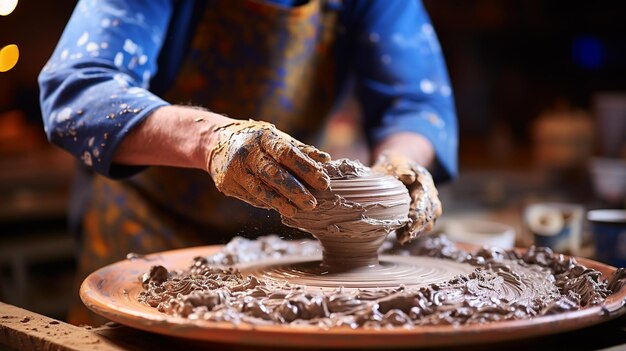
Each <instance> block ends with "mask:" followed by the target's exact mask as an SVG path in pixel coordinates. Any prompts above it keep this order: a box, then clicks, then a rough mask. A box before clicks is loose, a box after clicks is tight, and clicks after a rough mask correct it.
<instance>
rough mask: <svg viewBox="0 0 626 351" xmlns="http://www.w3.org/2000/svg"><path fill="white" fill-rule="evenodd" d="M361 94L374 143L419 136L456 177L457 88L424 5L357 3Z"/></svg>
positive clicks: (400, 0) (381, 0)
mask: <svg viewBox="0 0 626 351" xmlns="http://www.w3.org/2000/svg"><path fill="white" fill-rule="evenodd" d="M355 3H356V5H355V6H354V7H355V11H354V13H355V14H356V15H355V16H356V17H357V19H356V20H355V23H357V25H355V26H354V28H355V30H354V31H353V34H352V35H353V36H354V38H353V42H354V44H355V51H354V60H355V62H354V64H355V67H356V76H357V80H356V94H357V97H358V99H359V101H360V103H361V105H362V107H363V111H364V117H365V124H366V129H367V131H368V138H369V141H370V142H371V143H373V144H376V143H377V142H379V141H381V140H383V139H385V138H386V137H388V136H390V135H392V134H394V133H398V132H406V131H409V132H415V133H419V134H421V135H423V136H425V137H426V138H428V139H429V140H430V141H431V143H432V144H433V146H434V148H435V152H436V156H437V160H438V162H439V164H440V165H441V166H442V168H443V172H442V173H443V174H439V176H438V178H439V180H443V179H447V178H450V177H454V176H455V175H456V173H457V143H458V136H457V133H458V132H457V121H456V112H455V109H454V101H453V96H452V89H451V87H450V83H449V79H448V73H447V70H446V66H445V62H444V59H443V54H442V52H441V48H440V46H439V41H438V39H437V37H436V34H435V31H434V29H433V26H432V25H431V22H430V19H429V18H428V15H427V13H426V9H425V8H424V7H423V5H422V3H421V2H420V1H416V0H413V1H408V0H378V1H368V2H355Z"/></svg>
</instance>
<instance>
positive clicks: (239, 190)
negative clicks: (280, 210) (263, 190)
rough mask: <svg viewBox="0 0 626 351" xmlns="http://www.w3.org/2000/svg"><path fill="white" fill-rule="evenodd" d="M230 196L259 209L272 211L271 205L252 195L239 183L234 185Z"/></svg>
mask: <svg viewBox="0 0 626 351" xmlns="http://www.w3.org/2000/svg"><path fill="white" fill-rule="evenodd" d="M229 195H230V196H232V197H236V198H237V199H239V200H241V201H244V202H247V203H248V204H250V205H252V206H255V207H258V208H264V209H272V207H271V206H270V205H268V204H266V203H265V202H263V201H262V200H261V199H259V198H256V197H254V196H252V195H250V192H249V191H248V190H246V189H244V188H243V186H241V185H240V184H239V183H234V184H233V186H232V187H231V189H230V194H229Z"/></svg>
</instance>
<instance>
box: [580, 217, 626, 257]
mask: <svg viewBox="0 0 626 351" xmlns="http://www.w3.org/2000/svg"><path fill="white" fill-rule="evenodd" d="M587 220H589V222H591V227H592V231H593V240H594V244H595V250H596V258H597V259H598V260H599V261H602V262H606V263H608V264H611V265H613V266H615V267H626V210H593V211H589V212H587Z"/></svg>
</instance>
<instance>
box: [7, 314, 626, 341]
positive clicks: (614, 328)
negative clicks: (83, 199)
mask: <svg viewBox="0 0 626 351" xmlns="http://www.w3.org/2000/svg"><path fill="white" fill-rule="evenodd" d="M2 345H6V346H8V347H10V348H14V349H17V350H48V351H70V350H72V351H86V350H89V351H128V350H168V351H171V350H191V351H193V350H273V351H277V350H282V349H280V348H276V347H249V346H244V345H224V344H215V343H205V342H196V341H191V340H183V339H177V338H173V337H167V336H162V335H158V334H153V333H149V332H145V331H141V330H137V329H133V328H129V327H125V326H121V325H119V324H115V323H108V324H105V325H103V326H100V327H89V326H82V327H77V326H74V325H71V324H67V323H64V322H61V321H58V320H55V319H52V318H49V317H46V316H42V315H40V314H37V313H34V312H30V311H27V310H24V309H21V308H19V307H15V306H12V305H8V304H5V303H2V302H0V350H2ZM625 348H626V317H622V318H618V319H615V320H612V321H609V322H606V323H603V324H600V325H596V326H593V327H589V328H584V329H581V330H577V331H572V332H568V333H562V334H557V335H552V336H546V337H539V338H533V339H524V340H517V341H513V342H507V343H497V344H483V345H471V346H464V347H463V350H464V351H472V350H488V349H495V350H505V349H506V350H524V351H529V350H537V349H546V350H557V349H558V350H568V349H571V350H573V349H575V350H601V349H609V350H613V349H614V350H617V349H625ZM310 349H315V345H311V346H310ZM453 349H458V347H456V348H444V349H441V350H453Z"/></svg>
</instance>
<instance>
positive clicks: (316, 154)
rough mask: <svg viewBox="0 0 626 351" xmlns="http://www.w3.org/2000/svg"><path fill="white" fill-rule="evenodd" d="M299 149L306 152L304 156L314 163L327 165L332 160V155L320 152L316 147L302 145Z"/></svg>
mask: <svg viewBox="0 0 626 351" xmlns="http://www.w3.org/2000/svg"><path fill="white" fill-rule="evenodd" d="M298 148H299V149H300V151H302V152H304V154H306V155H307V156H309V157H310V158H311V159H313V161H316V162H321V163H327V162H330V160H331V158H330V155H329V154H328V153H327V152H324V151H320V150H318V149H317V148H316V147H314V146H311V145H306V144H302V145H300V146H298Z"/></svg>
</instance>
